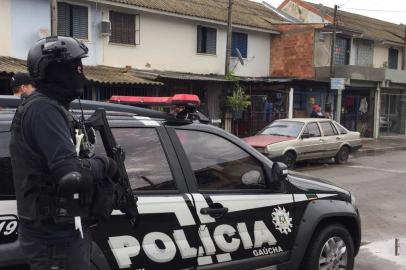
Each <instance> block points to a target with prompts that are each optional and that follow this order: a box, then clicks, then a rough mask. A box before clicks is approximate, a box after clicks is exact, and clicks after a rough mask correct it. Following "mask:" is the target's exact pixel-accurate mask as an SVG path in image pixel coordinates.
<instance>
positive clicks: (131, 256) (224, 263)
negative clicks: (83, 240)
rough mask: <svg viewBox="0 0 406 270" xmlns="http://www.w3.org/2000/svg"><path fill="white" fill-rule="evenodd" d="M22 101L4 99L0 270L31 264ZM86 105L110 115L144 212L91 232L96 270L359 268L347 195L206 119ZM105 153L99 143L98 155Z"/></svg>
mask: <svg viewBox="0 0 406 270" xmlns="http://www.w3.org/2000/svg"><path fill="white" fill-rule="evenodd" d="M19 102H20V101H19V100H18V99H14V98H12V97H8V96H3V97H0V108H2V109H0V172H1V173H0V186H1V188H0V266H3V267H4V266H10V265H16V264H24V257H23V255H22V253H21V251H20V249H19V245H18V222H19V221H18V217H17V210H16V201H15V195H14V188H13V180H12V173H11V171H12V170H11V165H10V154H9V151H8V145H9V139H10V132H9V129H10V124H11V121H12V118H13V116H14V112H15V109H12V108H15V107H16V106H17V104H18V103H19ZM82 105H83V107H84V109H85V112H86V115H90V114H91V113H92V110H95V109H96V108H104V109H105V110H106V111H107V115H108V119H109V124H110V126H111V127H112V131H113V134H114V136H115V138H116V140H117V142H118V143H119V144H120V145H121V146H122V147H123V149H124V150H125V152H126V159H125V165H126V169H127V174H128V176H129V179H130V182H131V187H132V190H133V192H134V195H135V196H137V197H138V202H137V205H138V211H139V213H140V217H139V221H138V222H137V223H136V224H135V225H133V224H131V223H130V222H129V220H128V218H127V217H126V216H125V215H124V214H123V213H121V212H120V211H114V212H113V214H112V216H111V218H110V220H109V221H107V222H104V223H100V224H98V225H97V226H94V227H93V228H92V234H93V248H92V265H93V267H94V269H258V268H263V267H269V268H270V269H292V270H293V269H303V270H306V269H307V270H314V269H315V270H317V269H347V270H349V269H353V267H354V257H355V256H356V254H357V253H358V250H359V247H360V241H361V240H360V238H361V229H360V216H359V213H358V209H357V207H356V205H355V199H354V197H353V196H352V195H351V194H350V193H349V192H348V191H346V190H343V189H341V188H338V187H336V186H334V185H332V184H329V183H328V182H326V181H323V180H319V179H315V178H312V177H309V176H305V175H301V174H298V173H295V172H292V171H289V172H288V171H287V170H286V167H284V166H283V164H280V163H273V162H272V161H270V160H269V159H268V158H266V157H265V156H263V155H262V154H261V153H259V152H258V151H256V150H255V149H254V148H252V147H251V146H249V145H247V144H246V143H244V142H243V141H242V140H240V139H239V138H237V137H235V136H233V135H232V134H229V133H227V132H225V131H224V130H222V129H220V128H216V127H214V126H210V125H206V124H202V123H199V121H191V120H187V119H186V120H184V119H183V120H179V119H176V118H174V117H171V116H170V115H169V114H166V113H163V112H157V111H152V110H148V109H141V108H136V107H131V106H125V105H117V104H108V103H100V102H91V101H86V102H84V101H83V102H82ZM75 106H76V108H78V107H77V103H75V102H74V103H73V107H75ZM7 108H9V109H7ZM98 136H99V135H97V136H96V137H98ZM103 151H104V148H103V145H102V142H101V140H100V137H99V139H96V153H98V154H100V153H103ZM72 259H74V258H72Z"/></svg>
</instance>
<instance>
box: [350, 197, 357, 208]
mask: <svg viewBox="0 0 406 270" xmlns="http://www.w3.org/2000/svg"><path fill="white" fill-rule="evenodd" d="M351 204H352V206H354V208H356V207H357V206H356V204H355V196H354V194H351Z"/></svg>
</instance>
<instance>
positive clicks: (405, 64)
mask: <svg viewBox="0 0 406 270" xmlns="http://www.w3.org/2000/svg"><path fill="white" fill-rule="evenodd" d="M402 60H403V61H402V70H405V67H406V24H405V36H404V37H403V57H402Z"/></svg>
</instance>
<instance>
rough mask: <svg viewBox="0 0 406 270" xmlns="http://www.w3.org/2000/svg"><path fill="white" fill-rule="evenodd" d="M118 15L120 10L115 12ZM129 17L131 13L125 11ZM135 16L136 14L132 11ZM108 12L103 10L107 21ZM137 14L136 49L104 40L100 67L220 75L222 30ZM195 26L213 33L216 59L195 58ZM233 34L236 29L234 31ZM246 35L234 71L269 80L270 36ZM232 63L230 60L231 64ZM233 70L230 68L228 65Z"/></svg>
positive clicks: (222, 61) (178, 19) (183, 20)
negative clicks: (242, 54)
mask: <svg viewBox="0 0 406 270" xmlns="http://www.w3.org/2000/svg"><path fill="white" fill-rule="evenodd" d="M118 11H122V10H118ZM125 12H127V13H129V12H131V11H129V10H126V11H125ZM133 13H134V14H135V13H136V11H133ZM108 14H109V10H108V9H107V8H105V9H104V10H103V17H104V19H107V17H108ZM138 14H140V45H136V46H130V45H120V44H109V43H108V38H103V39H104V50H103V52H104V53H103V55H102V63H103V64H104V65H109V66H116V67H124V66H126V65H130V66H132V67H133V68H139V69H151V70H154V69H155V70H168V71H169V70H170V71H178V72H190V73H201V74H224V65H225V51H226V28H225V27H224V26H218V25H213V24H210V23H201V22H197V21H192V20H187V19H180V18H173V17H169V16H165V15H155V14H149V13H145V12H139V13H138ZM197 25H203V26H208V27H214V28H216V29H217V53H216V55H206V54H198V53H197V52H196V51H197ZM236 30H237V29H236ZM238 31H239V32H246V33H248V52H247V59H246V61H245V62H246V64H245V65H244V67H241V66H240V65H238V66H237V68H236V70H235V71H236V74H237V75H242V76H255V77H258V76H269V58H270V34H268V33H257V32H252V31H248V32H247V31H242V30H241V29H238ZM233 63H235V60H232V64H233ZM232 66H234V65H232Z"/></svg>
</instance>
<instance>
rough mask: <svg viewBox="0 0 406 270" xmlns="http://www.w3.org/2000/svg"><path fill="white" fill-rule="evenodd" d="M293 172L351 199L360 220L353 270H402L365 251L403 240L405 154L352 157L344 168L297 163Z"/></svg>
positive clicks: (405, 228) (405, 227)
mask: <svg viewBox="0 0 406 270" xmlns="http://www.w3.org/2000/svg"><path fill="white" fill-rule="evenodd" d="M295 170H297V171H300V172H302V173H306V174H309V175H314V176H317V177H323V178H326V179H328V180H330V181H331V182H333V183H334V184H336V185H338V186H340V187H343V188H345V189H347V190H349V191H351V193H352V194H354V195H355V197H356V203H357V206H358V208H359V211H360V213H361V219H362V243H363V247H362V248H361V251H360V253H359V255H358V256H357V257H356V263H355V268H354V269H356V270H404V269H406V266H401V265H397V264H394V263H393V262H391V261H388V260H384V259H382V258H380V257H378V256H376V255H375V254H373V253H371V252H369V251H368V250H367V248H365V247H366V245H367V244H368V243H372V242H376V241H378V242H380V241H385V240H393V243H394V241H395V240H394V239H395V238H406V151H389V152H384V153H377V154H369V155H365V156H352V157H351V158H350V160H349V162H348V163H347V164H345V165H337V164H335V163H334V162H333V161H315V162H307V163H300V164H298V165H297V166H296V168H295ZM403 256H406V254H404V255H403Z"/></svg>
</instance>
